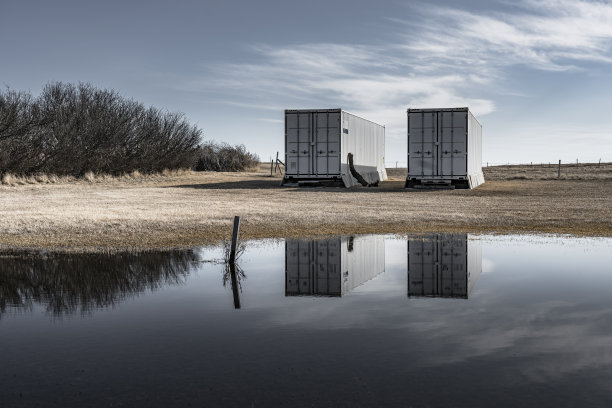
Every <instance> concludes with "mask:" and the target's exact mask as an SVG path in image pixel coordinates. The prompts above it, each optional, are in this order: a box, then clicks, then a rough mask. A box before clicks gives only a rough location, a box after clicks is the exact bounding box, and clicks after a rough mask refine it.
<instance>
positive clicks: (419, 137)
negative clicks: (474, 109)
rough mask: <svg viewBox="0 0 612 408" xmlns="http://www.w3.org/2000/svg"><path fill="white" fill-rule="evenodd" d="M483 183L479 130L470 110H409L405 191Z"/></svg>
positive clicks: (472, 185) (479, 127)
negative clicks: (408, 189)
mask: <svg viewBox="0 0 612 408" xmlns="http://www.w3.org/2000/svg"><path fill="white" fill-rule="evenodd" d="M482 183H484V175H483V174H482V126H481V124H480V123H478V121H477V120H476V118H475V117H474V115H472V113H471V112H470V110H469V109H468V108H449V109H408V176H407V177H406V187H407V188H414V187H419V186H449V187H456V188H475V187H478V186H479V185H481V184H482Z"/></svg>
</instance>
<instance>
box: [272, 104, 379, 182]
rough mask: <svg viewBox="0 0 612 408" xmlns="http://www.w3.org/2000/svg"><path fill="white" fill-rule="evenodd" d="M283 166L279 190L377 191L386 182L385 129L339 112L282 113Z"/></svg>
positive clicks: (301, 111)
mask: <svg viewBox="0 0 612 408" xmlns="http://www.w3.org/2000/svg"><path fill="white" fill-rule="evenodd" d="M351 163H352V166H351ZM285 164H286V171H285V176H284V178H283V184H285V185H287V184H290V185H306V184H309V183H318V184H331V185H334V184H337V185H344V186H345V187H352V186H355V185H357V184H362V185H377V184H378V183H379V182H380V181H383V180H386V179H387V172H386V170H385V127H384V126H381V125H379V124H376V123H374V122H370V121H369V120H366V119H363V118H360V117H359V116H355V115H353V114H350V113H348V112H345V111H343V110H342V109H303V110H286V111H285Z"/></svg>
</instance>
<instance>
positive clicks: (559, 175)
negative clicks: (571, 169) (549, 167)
mask: <svg viewBox="0 0 612 408" xmlns="http://www.w3.org/2000/svg"><path fill="white" fill-rule="evenodd" d="M557 178H558V179H560V178H561V160H559V168H558V169H557Z"/></svg>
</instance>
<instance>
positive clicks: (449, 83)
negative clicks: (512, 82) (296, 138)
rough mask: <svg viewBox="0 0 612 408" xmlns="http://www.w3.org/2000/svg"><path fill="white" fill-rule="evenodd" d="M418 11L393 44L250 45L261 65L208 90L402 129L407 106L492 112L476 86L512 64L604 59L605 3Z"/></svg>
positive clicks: (566, 66) (553, 67) (610, 34)
mask: <svg viewBox="0 0 612 408" xmlns="http://www.w3.org/2000/svg"><path fill="white" fill-rule="evenodd" d="M419 10H425V11H424V15H422V16H421V17H419V18H416V19H415V21H412V20H411V21H407V22H405V24H404V25H403V27H400V28H399V30H400V31H402V30H403V31H404V32H405V35H403V36H401V37H398V42H397V43H396V44H385V45H364V44H333V43H319V44H301V45H287V46H283V47H271V46H266V45H257V46H254V47H253V48H252V51H253V52H254V53H255V54H257V56H258V58H260V59H262V62H260V63H248V64H226V65H223V66H220V67H217V70H216V71H215V72H214V75H215V77H216V86H217V87H219V88H224V89H225V90H228V89H229V90H234V91H236V92H239V94H240V95H241V97H242V99H243V100H242V101H241V103H245V104H249V105H253V106H257V105H258V104H261V105H263V106H268V105H275V106H276V105H278V104H279V100H280V101H282V102H281V103H282V104H285V106H287V107H293V108H298V107H320V106H328V105H329V106H334V107H335V106H341V107H344V108H346V109H348V110H353V111H356V112H359V113H361V114H363V115H366V116H367V117H368V118H371V119H373V120H375V121H378V122H381V123H384V124H387V125H391V127H394V126H393V125H399V126H400V128H401V123H400V122H402V121H403V115H400V116H399V119H398V112H400V111H404V110H405V108H406V107H408V106H423V107H425V106H466V105H468V106H470V107H471V109H472V110H473V111H474V112H475V113H476V114H478V115H484V114H487V113H490V112H492V111H493V110H495V102H494V101H493V100H492V99H491V97H490V96H488V97H483V96H482V95H483V94H485V92H482V91H480V89H482V88H488V89H489V91H488V94H489V95H490V91H491V89H493V90H495V88H496V87H497V86H498V82H499V81H500V79H501V80H503V78H504V77H505V76H506V71H507V70H508V69H509V68H510V67H512V66H517V65H521V66H527V67H530V68H533V69H538V70H550V71H563V70H571V69H576V68H577V67H579V66H580V64H583V63H585V62H600V63H610V62H612V58H610V57H609V56H608V53H609V51H610V48H611V44H612V42H611V41H612V24H609V22H610V21H612V4H610V3H608V2H605V3H604V2H585V1H568V0H545V1H534V0H525V1H522V2H520V3H518V7H516V8H515V9H514V10H515V11H514V12H513V13H510V12H497V13H484V12H477V11H476V12H472V11H465V10H459V9H456V8H449V7H435V6H429V5H428V7H418V8H417V7H415V8H412V9H410V12H411V13H410V14H411V15H413V16H414V14H415V13H418V12H420V11H419ZM394 21H395V23H393V24H397V21H398V20H397V19H394ZM192 85H193V84H192ZM196 86H197V84H196ZM402 123H403V122H402Z"/></svg>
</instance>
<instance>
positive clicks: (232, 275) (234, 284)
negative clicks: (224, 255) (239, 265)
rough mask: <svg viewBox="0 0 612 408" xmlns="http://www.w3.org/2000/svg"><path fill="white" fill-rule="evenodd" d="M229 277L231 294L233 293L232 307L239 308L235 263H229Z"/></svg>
mask: <svg viewBox="0 0 612 408" xmlns="http://www.w3.org/2000/svg"><path fill="white" fill-rule="evenodd" d="M229 267H230V278H231V279H232V294H233V295H234V309H240V291H239V290H238V277H237V276H236V264H235V263H233V262H232V263H230V266H229Z"/></svg>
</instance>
